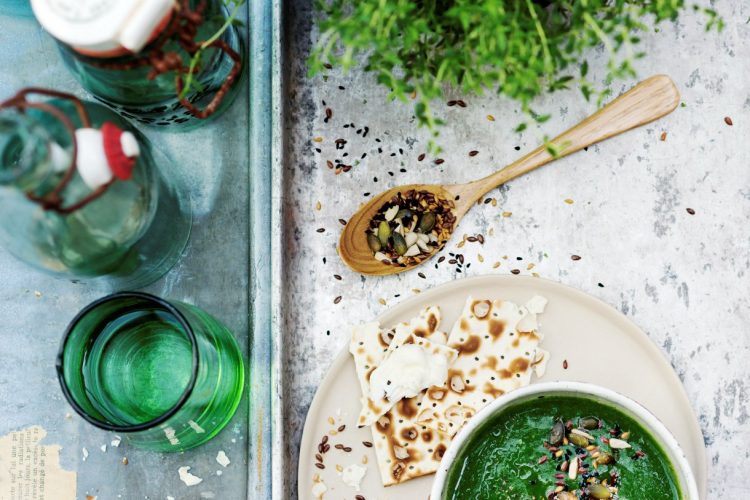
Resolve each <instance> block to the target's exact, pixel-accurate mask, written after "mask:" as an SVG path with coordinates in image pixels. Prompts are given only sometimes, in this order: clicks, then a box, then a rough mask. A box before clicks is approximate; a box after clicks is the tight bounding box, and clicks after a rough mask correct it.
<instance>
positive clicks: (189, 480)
mask: <svg viewBox="0 0 750 500" xmlns="http://www.w3.org/2000/svg"><path fill="white" fill-rule="evenodd" d="M177 473H178V474H179V476H180V481H182V482H183V483H185V484H186V485H187V486H195V485H196V484H200V483H202V482H203V479H201V478H199V477H198V476H195V475H193V474H191V473H190V466H188V465H185V466H183V467H180V468H179V469H177Z"/></svg>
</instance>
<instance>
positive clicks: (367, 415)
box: [357, 329, 458, 427]
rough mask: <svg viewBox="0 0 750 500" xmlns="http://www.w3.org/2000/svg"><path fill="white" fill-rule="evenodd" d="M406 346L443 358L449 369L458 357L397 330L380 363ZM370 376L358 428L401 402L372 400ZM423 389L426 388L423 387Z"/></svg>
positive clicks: (434, 344) (428, 342) (422, 339)
mask: <svg viewBox="0 0 750 500" xmlns="http://www.w3.org/2000/svg"><path fill="white" fill-rule="evenodd" d="M407 344H417V345H419V346H420V347H422V348H423V349H424V350H425V351H427V352H428V353H429V354H434V355H438V356H440V357H442V358H444V359H445V365H447V366H449V367H450V366H451V364H452V363H453V362H454V361H455V359H456V357H457V356H458V352H457V351H456V350H455V349H452V348H450V347H447V346H445V345H443V344H439V343H436V342H431V341H429V340H427V339H426V338H424V337H421V336H418V335H417V334H416V333H410V334H409V337H407V338H404V337H403V336H401V335H399V332H398V329H397V332H396V335H395V336H394V337H393V340H392V341H391V344H390V346H389V347H388V351H387V352H386V354H385V356H384V357H383V358H382V359H381V360H380V362H384V361H385V360H386V359H388V356H389V355H391V354H392V353H393V352H395V351H396V350H398V349H399V348H401V347H403V346H405V345H407ZM376 368H377V366H376ZM371 374H372V372H370V373H368V374H367V375H368V384H367V392H363V396H362V411H361V412H360V414H359V418H358V420H357V425H358V426H359V427H364V426H365V425H371V424H373V423H375V422H376V421H377V420H378V419H379V418H380V417H382V416H383V415H385V413H386V412H388V411H389V410H390V409H391V408H393V406H395V405H396V403H398V402H399V401H400V400H401V398H397V399H393V400H389V399H388V398H386V397H385V395H383V396H381V397H378V398H377V399H373V398H372V397H371V394H370V384H369V375H371ZM389 383H390V382H389ZM444 386H445V383H444V382H443V387H444ZM425 389H427V388H426V387H425ZM404 399H406V398H404Z"/></svg>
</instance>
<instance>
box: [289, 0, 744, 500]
mask: <svg viewBox="0 0 750 500" xmlns="http://www.w3.org/2000/svg"><path fill="white" fill-rule="evenodd" d="M715 7H716V8H717V9H718V10H719V12H720V13H721V15H722V16H723V17H724V19H725V20H726V23H727V26H726V29H725V30H724V32H723V33H721V34H717V33H715V32H714V33H708V34H706V33H705V32H704V30H703V20H702V18H701V17H700V16H698V15H696V14H693V13H692V12H687V13H686V14H685V15H684V16H683V17H682V18H681V19H680V21H679V22H678V23H677V24H674V25H671V24H664V25H663V26H662V29H661V31H660V32H659V33H648V34H644V35H643V40H644V44H643V48H644V49H645V50H646V51H647V53H648V56H647V57H646V58H645V59H643V60H641V61H639V62H638V63H637V65H636V68H637V70H638V72H639V74H640V75H641V76H643V77H646V76H649V75H652V74H655V73H666V74H668V75H670V76H671V77H672V78H673V79H674V81H675V82H676V83H677V86H678V87H679V89H680V91H681V93H682V99H683V102H684V107H680V108H678V109H677V110H676V111H675V112H674V113H673V114H671V115H669V116H668V117H666V118H664V119H662V120H661V121H659V122H657V123H653V124H651V125H647V126H645V127H643V128H640V129H638V130H635V131H632V132H630V133H628V134H625V135H622V136H620V137H616V138H614V139H611V140H609V141H607V142H606V143H602V144H600V145H598V146H595V147H592V148H590V149H589V150H588V151H587V152H580V153H578V154H576V155H574V156H571V157H568V158H565V159H562V160H560V161H558V162H556V163H554V164H552V165H549V166H547V167H545V168H543V169H541V170H538V171H536V172H533V173H531V174H529V175H527V176H525V177H523V178H520V179H517V180H515V181H513V182H511V183H510V184H509V185H507V186H504V187H502V188H500V189H497V190H495V191H494V192H491V193H490V194H489V195H488V196H489V197H490V198H493V197H494V198H496V199H497V201H498V204H497V206H496V207H493V206H492V205H491V204H489V205H481V206H477V207H475V208H474V209H473V210H472V211H471V212H470V213H469V214H468V215H467V217H466V218H465V219H464V220H463V222H462V223H461V226H460V229H459V230H458V234H459V239H454V240H453V242H452V243H451V244H449V245H448V246H447V248H446V249H445V250H444V252H455V251H457V249H456V244H457V243H458V241H460V236H461V235H462V234H463V233H467V234H474V233H482V234H484V235H485V238H486V242H485V244H484V245H483V246H480V245H478V244H476V243H475V244H467V245H466V246H465V247H464V248H462V249H461V250H458V251H462V252H463V253H464V254H465V256H466V262H470V263H471V267H470V268H469V269H466V272H464V273H462V274H457V273H456V272H455V271H454V266H447V265H444V264H443V265H441V266H440V268H439V269H435V267H434V266H433V265H432V263H431V264H429V265H426V266H424V267H423V268H422V269H421V271H422V272H423V273H424V274H425V278H424V279H422V278H420V277H419V276H418V275H417V272H416V271H415V272H411V273H405V274H403V275H399V276H391V277H382V278H371V277H367V278H365V277H362V276H360V275H358V274H354V273H352V272H351V271H350V270H349V269H348V268H346V267H345V265H344V264H343V263H342V262H341V261H340V260H339V259H338V257H337V255H336V243H337V240H338V237H339V234H340V231H341V225H340V224H339V222H338V219H339V218H344V219H346V218H348V217H349V215H350V214H351V213H352V212H353V211H354V210H356V209H357V207H358V206H359V204H360V203H362V202H363V201H365V200H366V199H367V196H366V195H365V193H368V192H369V193H375V192H378V191H380V190H383V189H385V188H387V187H391V186H393V185H396V184H406V183H410V182H434V181H437V182H444V183H448V182H464V181H467V180H470V179H475V178H479V177H481V176H484V175H486V174H489V173H490V172H492V171H494V170H496V169H498V168H499V167H501V166H503V165H505V164H507V163H510V162H511V161H513V160H514V159H516V158H518V157H519V156H520V155H521V154H523V153H524V152H526V151H529V150H531V149H533V148H534V147H535V146H536V145H537V144H538V142H539V140H540V137H541V136H542V135H543V134H545V133H546V134H550V135H552V134H555V133H557V132H560V131H562V130H564V129H566V128H568V127H569V126H572V125H573V124H575V123H576V122H578V121H579V120H580V119H582V118H583V117H585V116H586V115H588V114H590V113H591V112H592V111H594V109H595V108H594V105H593V104H591V103H586V102H585V101H584V100H583V98H582V97H581V96H580V94H579V93H577V92H576V91H575V90H571V91H566V92H561V93H558V94H555V95H554V96H546V97H544V98H542V99H540V100H539V101H538V102H537V103H536V109H537V110H538V111H539V112H550V113H552V116H553V117H552V119H551V120H550V121H549V122H548V123H546V124H545V125H544V126H543V128H541V129H537V130H528V131H527V132H525V133H523V134H520V135H519V134H516V133H513V132H512V129H513V128H514V127H515V125H516V124H517V123H518V120H519V114H518V110H517V106H516V105H515V104H514V103H512V102H508V101H507V100H505V99H501V98H498V97H496V96H491V95H488V96H484V97H476V96H461V95H460V94H459V93H452V94H451V95H450V96H449V98H459V96H460V98H462V99H464V100H465V101H467V103H468V107H467V108H465V109H464V108H459V107H452V108H448V107H446V106H445V105H444V104H442V103H437V104H436V105H435V109H436V110H437V112H438V113H439V115H440V116H442V117H444V118H445V119H446V121H447V125H446V126H445V127H444V128H443V129H442V130H441V133H442V135H441V137H440V143H441V144H442V146H443V147H444V148H445V152H444V153H442V154H441V155H440V157H441V158H443V159H445V163H443V164H442V165H440V166H437V165H435V164H434V163H432V162H431V161H429V160H432V159H434V157H431V156H429V155H428V157H427V159H426V160H425V161H423V162H418V161H417V156H418V155H419V154H420V153H423V152H424V151H425V148H426V141H427V137H428V135H427V133H426V131H425V130H422V129H419V128H417V126H416V125H415V123H414V120H413V115H412V107H411V104H409V103H407V104H404V103H401V102H389V101H387V99H386V94H387V89H384V88H382V87H381V86H379V85H377V84H376V83H375V81H374V78H373V77H372V76H371V75H368V74H365V73H363V72H362V71H360V70H354V71H352V72H350V73H349V74H344V73H342V72H341V71H340V70H338V69H336V70H333V71H330V72H328V74H327V75H326V77H325V78H324V77H316V78H314V79H309V78H308V77H307V76H306V68H305V59H306V57H307V55H308V53H309V50H310V46H311V43H312V42H313V41H314V40H315V39H316V37H317V33H316V31H315V29H314V27H313V21H312V20H313V18H314V16H313V13H312V11H311V8H310V5H309V2H308V1H306V0H296V1H292V2H291V4H290V5H289V6H288V8H287V11H286V15H287V18H286V54H285V55H286V61H287V67H288V68H289V69H288V71H289V77H288V78H289V82H288V89H287V100H286V102H285V106H286V112H287V120H286V128H285V131H286V133H287V143H286V151H287V158H286V163H285V166H284V169H283V174H284V175H285V180H284V183H285V184H284V188H285V194H286V198H285V200H284V207H285V210H284V214H283V220H284V222H285V223H286V224H287V225H286V231H285V233H284V235H283V238H284V239H283V248H284V249H285V252H286V260H285V273H284V277H283V282H282V283H283V286H285V287H286V288H285V290H286V305H287V309H286V314H285V317H284V321H285V324H284V326H285V335H286V337H285V342H286V351H285V356H286V359H287V362H286V364H285V365H284V375H285V380H284V388H285V392H284V394H283V401H284V404H285V418H284V430H285V432H286V435H285V440H286V443H287V446H286V450H285V454H286V459H287V461H288V463H289V464H290V467H289V470H288V471H287V472H286V474H285V475H284V481H285V485H286V487H287V495H288V497H290V498H293V497H295V496H296V477H295V474H296V460H297V453H298V449H299V441H300V437H301V431H302V426H303V424H304V421H305V415H306V411H307V408H308V406H309V404H310V402H311V400H312V397H313V395H314V393H315V390H316V388H317V386H318V384H319V383H320V381H321V379H322V377H323V375H324V374H325V372H326V370H327V368H328V365H329V364H330V363H331V361H332V360H333V359H334V357H335V356H336V355H337V354H338V353H339V351H340V350H341V349H342V348H343V347H344V346H345V345H347V344H348V333H349V332H348V331H347V329H346V326H347V325H348V324H349V323H353V322H358V321H364V320H369V319H371V318H373V317H374V316H375V315H377V314H378V313H380V312H381V311H383V310H384V309H385V308H387V307H389V306H390V305H392V304H395V303H397V302H398V301H399V300H401V299H403V298H405V297H409V296H411V295H412V293H413V292H412V291H411V290H412V289H413V288H419V289H426V288H429V287H432V286H435V285H439V284H442V283H445V282H446V281H449V280H454V279H458V278H461V277H463V276H475V275H480V274H487V273H509V272H510V270H511V269H514V268H517V269H519V270H520V272H521V274H531V273H532V272H536V273H539V275H541V276H543V277H545V278H549V279H552V280H556V281H560V282H562V283H565V284H567V285H571V286H574V287H576V288H579V289H581V290H583V291H585V292H587V293H589V294H592V295H594V296H596V297H598V298H600V299H602V300H604V301H605V302H607V303H609V304H611V305H613V306H615V307H616V308H618V309H619V310H620V311H622V313H623V314H625V315H626V316H627V317H628V318H630V319H631V320H632V321H633V322H635V323H636V324H637V325H639V326H640V327H641V328H642V329H643V330H644V331H645V332H646V333H647V334H648V335H649V337H650V338H651V339H652V340H653V341H654V342H655V343H656V344H657V345H658V346H659V347H661V349H662V351H663V353H664V355H665V356H666V357H667V359H668V360H669V361H670V363H671V364H672V366H673V367H674V369H675V371H676V372H677V373H678V375H679V376H680V379H681V380H682V381H683V383H684V385H685V388H686V391H687V393H688V395H689V397H690V399H691V401H692V402H693V407H694V410H695V412H696V414H697V415H698V419H699V421H700V425H701V428H702V430H703V434H704V436H705V443H706V453H707V456H708V459H709V481H710V483H709V496H708V498H710V499H722V498H737V497H742V496H744V492H745V491H746V488H747V487H746V476H747V472H748V470H750V451H748V450H750V409H749V408H748V405H749V404H750V369H749V368H748V359H750V358H749V356H750V312H749V310H748V305H749V301H748V292H750V280H749V278H748V272H749V271H750V231H748V228H749V227H750V143H749V142H748V138H749V137H750V86H749V85H748V83H747V76H748V75H749V74H750V25H748V18H750V5H749V4H748V3H747V2H745V1H743V0H725V1H722V2H715ZM592 70H593V73H592V74H593V75H594V77H595V78H599V79H600V78H601V76H602V75H603V72H602V68H601V67H596V65H594V67H593V68H592ZM633 83H634V81H626V82H623V81H619V82H616V83H615V84H614V85H613V87H612V89H613V91H614V92H615V93H620V92H622V91H624V90H626V89H627V88H629V87H630V86H631V85H632V84H633ZM339 86H343V87H345V90H340V89H339ZM446 100H447V99H446ZM323 101H325V102H326V105H323ZM325 107H330V108H331V109H332V110H333V117H332V119H331V120H330V121H329V123H324V121H323V120H324V117H325ZM488 114H492V115H494V116H495V117H496V121H494V122H491V121H488V120H487V118H486V115H488ZM725 116H729V117H731V119H732V121H733V124H734V125H733V126H728V125H727V124H726V123H725V122H724V117H725ZM348 123H354V124H355V127H354V128H346V129H345V128H343V125H344V124H348ZM365 125H366V126H368V127H369V133H368V135H367V137H366V138H364V139H363V138H362V136H361V135H357V134H356V130H357V129H359V128H360V127H361V126H365ZM663 132H666V134H667V135H666V140H664V141H661V140H660V137H661V135H662V133H663ZM315 137H322V138H323V142H321V143H315V142H313V141H312V140H313V138H315ZM337 138H344V139H346V140H347V141H348V143H347V145H346V148H345V150H342V151H336V149H335V146H334V144H333V141H334V140H335V139H337ZM378 138H379V139H381V141H382V142H381V143H378V142H376V139H378ZM378 147H380V148H382V150H383V153H382V154H378V152H377V148H378ZM315 148H321V153H316V152H315ZM399 148H401V149H402V150H403V153H401V152H400V151H399ZM517 149H518V150H517ZM470 150H478V151H479V154H478V155H477V156H475V157H472V158H470V157H469V156H468V152H469V151H470ZM344 151H346V152H348V153H349V157H348V158H344V160H345V162H348V161H346V160H352V161H354V160H356V159H360V158H361V155H362V153H367V157H366V158H364V159H361V160H360V161H359V164H358V165H356V166H355V167H354V168H353V169H352V170H351V171H350V172H348V173H343V174H341V175H339V176H335V175H334V173H333V171H332V170H329V169H328V168H327V167H326V160H334V158H337V157H338V158H341V154H342V153H343V152H344ZM392 153H395V156H393V155H392ZM401 168H403V169H406V172H400V169H401ZM389 171H391V172H393V173H394V175H393V176H390V175H389V174H388V172H389ZM375 177H377V182H376V181H375ZM565 199H572V200H573V203H572V204H568V203H565V202H564V200H565ZM317 202H320V203H321V205H322V208H321V210H319V211H318V210H316V208H315V206H316V203H317ZM687 208H692V209H693V210H694V211H695V214H694V215H690V214H689V213H688V212H687V210H686V209H687ZM503 212H511V213H512V215H510V216H509V217H503V216H502V213H503ZM318 228H325V231H324V232H323V233H318V232H317V229H318ZM491 230H492V231H493V232H494V236H489V233H490V231H491ZM478 253H481V254H482V255H483V257H484V262H483V263H481V262H479V260H478V258H477V254H478ZM572 254H576V255H579V256H581V259H580V260H578V261H573V260H571V255H572ZM503 255H507V256H508V257H509V258H508V260H504V259H503V258H502V256H503ZM516 257H521V258H522V259H523V260H522V261H518V260H516ZM324 259H325V262H324ZM495 261H501V262H502V264H501V266H500V267H499V268H498V269H493V268H492V266H493V263H494V262H495ZM433 263H434V261H433ZM530 263H533V264H534V265H535V267H534V268H533V270H527V266H528V264H530ZM334 274H338V275H340V276H341V277H342V279H341V280H340V281H339V280H336V279H335V278H334V276H333V275H334ZM598 283H601V284H602V285H603V287H600V286H599V285H598ZM396 294H401V296H400V297H398V298H397V297H396V296H395V295H396ZM337 296H342V297H343V299H342V300H341V302H340V303H339V304H334V298H335V297H337ZM380 298H383V299H385V300H386V302H387V305H381V304H380V303H379V301H378V299H380ZM602 362H605V361H602ZM634 371H637V366H634ZM647 383H649V384H651V383H653V384H657V383H659V381H658V380H654V381H648V382H647ZM686 418H688V416H686Z"/></svg>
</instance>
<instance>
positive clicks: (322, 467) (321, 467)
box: [315, 462, 326, 469]
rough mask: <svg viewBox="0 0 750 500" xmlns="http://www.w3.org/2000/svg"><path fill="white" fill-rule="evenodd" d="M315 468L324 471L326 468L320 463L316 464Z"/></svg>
mask: <svg viewBox="0 0 750 500" xmlns="http://www.w3.org/2000/svg"><path fill="white" fill-rule="evenodd" d="M315 467H317V468H318V469H325V468H326V466H325V465H323V464H321V463H320V462H318V463H316V464H315Z"/></svg>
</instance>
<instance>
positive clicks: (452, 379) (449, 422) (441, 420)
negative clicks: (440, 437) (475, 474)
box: [417, 297, 549, 437]
mask: <svg viewBox="0 0 750 500" xmlns="http://www.w3.org/2000/svg"><path fill="white" fill-rule="evenodd" d="M545 304H546V300H544V299H543V298H541V297H539V298H536V297H535V298H533V299H532V300H531V301H529V307H530V308H531V309H532V311H534V312H530V311H529V309H527V307H525V306H517V305H516V304H514V303H512V302H508V301H500V300H495V301H489V300H475V299H473V298H472V297H469V298H468V299H467V300H466V304H465V306H464V310H463V312H462V314H461V317H460V318H459V320H458V321H457V322H456V324H455V325H454V326H453V330H452V331H451V334H450V336H449V337H448V346H449V347H453V348H454V349H456V350H458V351H459V354H458V358H457V359H456V361H455V362H454V363H453V365H451V366H450V367H449V370H448V384H447V386H448V387H447V390H446V389H445V388H430V389H428V390H427V393H426V395H425V397H424V398H423V400H422V402H421V403H422V404H421V407H420V412H419V415H418V417H417V422H418V423H420V424H422V425H425V426H428V427H432V428H433V429H435V430H437V431H440V432H443V433H445V434H447V435H448V436H450V437H453V436H454V435H455V434H456V432H458V430H459V429H460V428H461V427H462V426H463V425H464V423H466V421H467V420H468V419H469V418H471V417H472V416H473V415H475V414H476V413H477V412H478V411H479V410H481V409H482V408H484V407H485V406H486V405H487V404H489V403H490V402H491V401H493V400H494V399H496V398H497V397H499V396H501V395H502V394H505V393H506V392H509V391H512V390H513V389H517V388H519V387H523V386H526V385H528V384H529V382H530V381H531V375H532V372H536V374H537V376H541V375H542V374H543V373H544V368H545V367H546V363H547V360H548V358H549V353H548V352H547V351H545V350H543V349H541V348H540V347H539V344H540V342H541V341H542V335H541V334H540V333H539V332H538V328H537V321H536V314H538V313H540V312H541V311H542V310H543V308H544V305H545Z"/></svg>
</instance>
